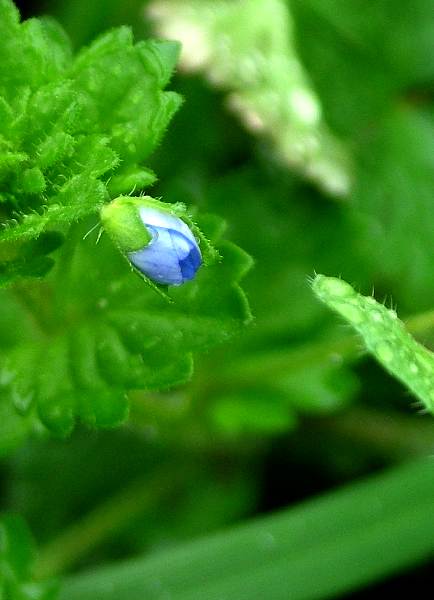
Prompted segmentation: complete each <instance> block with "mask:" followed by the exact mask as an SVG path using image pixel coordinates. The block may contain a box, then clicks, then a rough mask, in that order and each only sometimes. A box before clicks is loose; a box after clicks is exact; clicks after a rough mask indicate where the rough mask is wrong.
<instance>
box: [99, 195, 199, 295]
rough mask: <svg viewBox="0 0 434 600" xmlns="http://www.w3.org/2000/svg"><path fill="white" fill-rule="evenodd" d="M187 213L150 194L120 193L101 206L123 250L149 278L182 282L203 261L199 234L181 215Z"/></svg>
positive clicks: (166, 282) (110, 231) (106, 225)
mask: <svg viewBox="0 0 434 600" xmlns="http://www.w3.org/2000/svg"><path fill="white" fill-rule="evenodd" d="M184 213H185V208H184V207H182V206H181V205H170V204H165V203H163V202H160V201H159V200H155V199H154V198H150V197H149V196H141V197H140V198H132V197H129V196H120V197H119V198H117V199H116V200H113V201H112V202H110V204H106V205H105V206H104V207H103V208H102V209H101V220H102V223H103V226H104V229H105V230H106V232H107V233H108V235H109V236H110V237H111V239H112V240H113V241H114V242H115V244H116V245H117V247H118V248H119V250H120V251H121V252H122V253H123V254H124V255H125V256H126V257H127V258H128V260H129V261H130V262H131V264H132V265H134V267H135V268H136V269H137V270H138V271H140V272H141V273H142V274H143V275H145V276H146V277H147V278H148V280H151V281H153V282H154V283H158V284H163V285H181V284H183V283H185V282H186V281H189V280H190V279H193V277H194V276H195V275H196V271H197V270H198V268H199V267H200V265H201V264H202V255H201V252H200V250H199V246H198V243H197V241H196V238H195V236H194V235H193V233H192V231H191V229H190V227H189V226H188V225H187V223H186V222H185V221H183V220H182V219H181V218H180V217H178V216H177V215H178V214H184ZM186 219H187V216H186Z"/></svg>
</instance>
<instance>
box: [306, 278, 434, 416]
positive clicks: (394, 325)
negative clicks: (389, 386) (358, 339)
mask: <svg viewBox="0 0 434 600" xmlns="http://www.w3.org/2000/svg"><path fill="white" fill-rule="evenodd" d="M312 289H313V291H314V292H315V294H316V295H317V296H318V298H319V299H320V300H322V301H323V302H324V303H325V304H326V305H327V306H329V307H330V308H332V309H333V310H335V311H336V312H338V313H339V314H340V315H341V316H342V317H344V319H345V320H346V321H348V323H350V325H352V326H353V327H354V329H355V330H356V331H357V332H358V333H360V335H361V336H362V338H363V341H364V344H365V346H366V348H367V350H368V351H369V352H370V353H371V354H372V355H373V356H374V357H375V358H376V359H377V360H378V361H379V362H380V363H381V364H382V365H383V367H384V368H385V369H386V370H387V371H389V373H391V374H392V375H394V376H395V377H396V378H397V379H399V380H400V381H402V382H403V383H404V384H405V385H406V386H407V387H408V388H409V389H410V390H411V391H412V392H413V393H414V394H415V396H417V398H419V400H420V401H421V402H422V403H423V405H424V406H425V407H426V409H427V410H428V411H430V412H433V413H434V354H433V353H432V352H430V351H429V350H428V349H427V348H425V347H424V346H422V345H421V344H419V343H418V342H416V340H415V339H414V338H413V337H412V336H411V335H410V333H408V331H407V330H406V329H405V326H404V324H403V323H402V321H400V320H399V319H398V317H397V315H396V312H395V311H394V310H392V309H388V308H386V307H385V306H384V305H383V304H379V303H378V302H376V300H374V298H372V297H371V296H362V295H361V294H358V293H357V292H356V291H355V290H354V289H353V288H352V287H351V286H350V285H349V284H348V283H346V282H345V281H343V280H341V279H336V278H334V277H326V276H324V275H317V276H316V277H315V279H314V280H313V282H312Z"/></svg>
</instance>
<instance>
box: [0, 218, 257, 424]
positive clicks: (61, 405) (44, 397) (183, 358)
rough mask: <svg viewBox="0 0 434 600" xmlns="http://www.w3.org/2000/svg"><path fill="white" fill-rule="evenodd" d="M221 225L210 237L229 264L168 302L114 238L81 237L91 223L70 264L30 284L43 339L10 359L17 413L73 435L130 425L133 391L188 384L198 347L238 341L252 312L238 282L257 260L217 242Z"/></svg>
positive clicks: (10, 390)
mask: <svg viewBox="0 0 434 600" xmlns="http://www.w3.org/2000/svg"><path fill="white" fill-rule="evenodd" d="M219 230H221V228H219V227H214V228H213V230H212V231H210V233H211V234H212V237H214V239H211V242H212V244H216V246H217V249H218V250H219V252H220V254H221V256H222V260H221V261H220V262H215V263H214V264H212V265H209V266H207V267H203V268H202V269H201V270H200V272H199V274H198V275H197V277H196V278H195V280H193V281H192V282H190V283H188V284H184V285H183V286H181V287H180V288H177V289H174V290H173V291H170V295H171V296H172V299H173V303H172V304H168V303H167V301H166V300H164V299H162V298H160V297H159V296H157V295H156V294H155V292H154V291H153V290H150V289H148V288H147V287H146V286H144V285H143V282H142V280H141V278H140V277H138V276H137V275H136V274H135V273H134V272H133V271H132V270H131V269H128V266H127V263H126V262H125V260H124V258H123V256H122V255H121V254H120V253H119V252H118V250H117V249H116V248H115V247H114V246H113V244H112V243H111V241H110V240H109V239H108V237H107V236H103V238H102V239H101V241H100V242H99V243H98V245H95V241H96V239H97V233H96V232H95V233H93V234H92V235H89V236H88V237H86V239H83V235H84V233H86V229H85V228H82V229H78V230H77V234H76V239H77V240H78V243H77V244H76V245H75V246H74V245H72V246H71V247H70V248H68V247H65V249H64V257H63V260H64V261H66V263H65V264H66V265H67V266H66V267H64V266H63V263H62V261H61V262H60V263H59V264H58V265H57V266H56V269H55V270H53V272H52V273H51V274H50V276H49V277H48V278H47V281H46V282H41V283H39V289H38V288H37V287H35V285H33V286H32V287H31V288H26V289H23V294H29V295H30V302H29V306H33V310H34V311H35V313H34V317H35V318H36V320H37V321H38V322H39V323H40V326H41V329H42V331H43V335H41V336H39V337H38V339H37V341H36V340H34V339H33V340H32V341H31V342H25V343H22V344H18V345H16V346H15V347H14V348H13V349H12V350H11V351H10V352H9V353H7V355H6V356H5V358H4V360H3V373H4V380H5V383H4V386H3V390H4V393H5V394H6V395H7V397H9V398H10V399H12V398H14V399H15V400H14V405H15V408H16V410H17V411H19V412H21V413H22V414H23V415H24V416H25V417H26V418H30V416H33V417H36V416H39V418H40V420H41V421H42V423H43V424H44V426H45V427H47V428H48V429H49V430H50V431H52V432H53V433H54V434H56V435H59V436H65V435H67V434H68V433H69V432H70V431H71V429H72V428H73V426H74V423H75V421H76V420H77V419H80V420H81V421H82V422H85V423H87V424H88V425H90V426H93V427H113V426H115V425H118V424H119V423H121V422H123V421H124V420H125V419H126V418H127V417H128V400H127V391H128V390H134V389H142V390H149V391H150V390H162V389H167V388H169V387H173V386H174V385H179V384H181V383H185V382H186V381H188V380H189V379H190V377H191V375H192V370H193V360H192V355H193V353H195V352H200V351H204V350H207V349H209V348H211V347H213V346H215V345H216V344H218V343H222V342H224V341H226V340H228V339H230V338H231V337H232V336H233V335H234V334H235V333H237V332H238V331H240V330H241V328H242V327H243V325H244V324H245V323H246V322H248V321H249V319H250V318H251V315H250V311H249V309H248V304H247V302H246V299H245V296H244V295H243V292H242V290H241V288H240V287H239V284H238V282H239V280H240V279H241V278H242V277H243V276H244V275H245V273H246V271H247V269H248V268H249V267H250V265H251V260H250V258H249V257H248V256H247V255H246V254H245V253H244V252H242V251H241V250H240V249H239V248H237V247H236V246H235V245H233V244H229V243H227V242H225V241H219V240H218V239H215V233H216V232H218V231H219ZM204 231H205V234H208V232H207V229H206V228H204ZM207 237H211V236H207ZM212 247H213V246H211V245H210V248H212ZM68 252H71V256H69V255H68ZM66 269H67V271H66ZM48 290H50V292H49V293H48ZM6 375H7V377H6ZM23 418H24V417H23Z"/></svg>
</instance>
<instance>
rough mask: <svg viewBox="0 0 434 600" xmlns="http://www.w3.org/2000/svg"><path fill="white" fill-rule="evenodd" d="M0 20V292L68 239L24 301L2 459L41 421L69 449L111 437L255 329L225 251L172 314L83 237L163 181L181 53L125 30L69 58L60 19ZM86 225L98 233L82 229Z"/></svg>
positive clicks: (245, 263)
mask: <svg viewBox="0 0 434 600" xmlns="http://www.w3.org/2000/svg"><path fill="white" fill-rule="evenodd" d="M0 10H1V11H2V12H1V13H0V17H1V20H0V22H1V27H2V28H3V29H1V30H0V33H1V34H2V35H3V34H4V43H2V44H1V47H0V53H1V54H0V59H1V62H2V67H1V68H2V71H1V74H0V75H1V89H0V92H1V98H2V100H1V106H2V107H3V112H4V119H2V121H1V127H2V130H1V134H2V137H1V140H2V144H3V146H4V148H5V153H4V154H2V155H1V156H0V161H1V164H0V172H1V173H2V178H1V183H0V185H1V190H0V195H1V201H2V205H3V213H4V217H3V219H4V229H3V231H2V232H1V233H0V252H1V253H2V257H3V258H4V263H3V267H2V268H3V273H2V278H1V283H2V284H3V285H6V284H11V283H12V282H13V281H16V280H17V279H23V278H25V277H26V276H29V275H31V276H37V277H39V278H40V277H42V276H44V275H46V273H47V272H48V271H49V270H50V268H51V267H52V265H53V260H52V259H51V258H50V257H47V256H46V255H47V254H48V253H50V252H53V250H55V249H56V246H59V245H60V243H61V241H63V240H62V238H61V236H60V234H59V233H57V232H59V231H61V232H63V233H64V234H65V235H66V243H65V245H64V246H63V248H62V250H61V252H60V253H58V254H57V256H58V264H57V267H56V269H55V270H54V271H52V273H51V274H50V276H49V277H48V278H47V279H46V280H45V281H42V282H39V283H35V284H32V285H31V286H30V284H27V283H25V282H23V283H22V284H20V287H16V288H15V290H14V293H17V294H18V295H19V296H20V298H21V299H23V300H24V302H25V303H26V307H27V309H28V312H29V313H30V314H31V316H32V319H33V322H32V323H30V324H29V329H28V330H26V324H24V323H23V324H20V328H19V331H17V335H16V339H15V340H14V343H13V344H12V347H11V348H10V349H9V350H8V351H7V352H4V353H3V356H2V359H1V369H2V371H1V372H2V378H1V379H2V407H4V408H3V410H4V412H5V415H8V418H7V420H6V422H5V435H4V436H3V440H4V441H3V442H2V446H3V447H4V451H6V450H8V449H9V448H10V447H11V446H12V445H13V443H14V441H16V442H17V443H18V442H19V440H20V439H21V438H22V436H23V435H24V434H25V432H26V431H27V430H28V429H29V427H32V423H34V424H35V426H38V421H39V419H40V420H41V421H42V423H43V425H44V426H45V427H46V428H48V429H49V430H51V431H52V432H53V433H56V434H58V435H62V436H63V435H66V434H67V433H69V432H70V431H71V429H72V428H73V426H74V422H75V419H76V417H77V416H78V417H80V418H81V420H82V421H84V422H86V423H88V424H89V425H92V426H98V427H109V426H110V427H111V426H114V425H117V424H119V423H121V422H123V421H124V420H125V419H126V418H127V415H128V401H127V396H126V392H127V391H128V390H130V389H137V388H138V389H145V390H155V389H166V388H168V387H170V386H173V385H175V384H179V383H183V382H185V381H187V380H188V379H189V378H190V376H191V373H192V352H193V351H196V350H203V349H206V348H208V347H210V346H212V345H213V344H216V343H219V342H220V341H223V340H226V339H228V337H230V336H231V335H232V334H233V333H234V332H235V331H236V330H237V329H239V327H240V325H241V324H242V323H243V322H245V321H248V320H249V318H250V313H249V309H248V307H247V304H246V300H245V298H244V296H243V294H242V292H241V290H240V288H239V287H238V280H239V279H240V278H241V277H242V276H243V275H244V273H245V272H246V270H247V269H248V267H249V264H250V263H249V259H248V257H247V256H246V255H245V254H243V253H242V251H241V250H239V249H237V248H236V247H234V246H228V245H226V246H224V245H223V247H222V254H223V255H224V262H223V263H222V264H221V265H216V266H215V268H213V269H212V268H210V270H209V272H207V273H204V274H203V276H201V277H199V278H198V280H197V281H195V282H194V283H193V284H191V285H189V286H186V288H185V289H182V290H180V291H176V290H175V291H174V292H173V293H170V292H169V297H171V298H172V299H173V300H174V301H175V305H176V306H174V307H172V308H168V307H167V306H166V304H164V302H162V301H160V300H159V299H156V298H152V294H151V295H150V294H149V293H148V292H147V290H146V289H144V288H143V285H142V283H141V280H139V279H138V278H136V277H135V276H134V275H133V274H132V273H131V269H130V268H129V267H128V264H127V263H126V262H124V261H123V260H122V257H121V256H119V257H118V256H117V255H116V253H117V250H116V249H115V248H113V247H112V246H111V245H110V243H109V242H108V241H107V240H103V242H102V243H101V244H100V245H98V246H95V236H96V234H95V235H94V236H93V237H87V238H86V239H84V238H85V234H86V231H87V230H89V228H90V227H91V224H89V223H90V221H89V220H86V218H87V217H89V215H91V214H92V213H95V212H97V211H99V210H100V209H101V208H102V207H103V206H104V203H105V202H106V201H108V200H109V199H110V193H113V192H114V191H115V192H116V193H124V194H125V193H131V192H132V191H134V190H136V189H138V190H139V191H140V189H141V188H142V187H143V186H144V185H149V184H150V183H152V182H153V181H154V180H155V177H154V176H153V175H152V172H151V171H150V170H149V169H147V168H143V167H142V166H141V165H142V163H143V161H144V160H145V159H146V158H147V157H148V156H149V155H150V153H151V152H152V151H153V150H154V148H155V147H156V145H157V144H158V142H159V140H160V139H161V136H162V134H163V133H164V131H165V129H166V127H167V124H168V122H169V120H170V118H171V117H172V115H173V113H174V112H175V111H176V109H177V108H178V107H179V104H180V96H178V95H177V94H175V93H172V92H165V91H162V88H163V87H164V86H165V85H166V84H167V82H168V80H169V79H170V76H171V73H172V70H173V67H174V64H175V62H176V59H177V54H178V45H177V44H176V43H170V42H156V41H148V42H139V43H137V44H135V45H134V44H133V42H132V36H131V32H130V31H129V29H128V28H125V27H124V28H120V29H115V30H113V31H111V32H109V33H107V34H105V35H103V36H101V37H100V38H99V39H98V40H96V41H95V42H94V43H93V44H92V45H91V46H89V47H88V48H85V49H83V50H82V51H81V52H80V53H79V54H78V55H77V56H76V57H75V58H73V57H72V53H71V50H70V48H69V42H68V40H67V38H66V36H65V34H64V33H63V31H61V30H60V29H59V27H58V26H57V25H55V24H54V23H52V22H51V21H46V20H29V21H26V22H24V23H22V24H20V23H19V20H18V15H17V12H16V10H15V8H14V7H13V5H12V4H11V3H10V2H8V1H6V0H3V1H2V3H1V4H0ZM154 202H156V201H154ZM162 206H164V204H163V205H162ZM8 215H10V216H12V215H16V216H14V218H13V219H9V220H8V219H7V216H8ZM76 221H84V222H85V223H88V224H89V225H86V226H85V227H83V226H81V225H76V226H75V227H74V228H71V224H73V223H74V222H76ZM209 222H210V226H209V227H210V228H211V229H210V234H209V235H210V237H214V238H218V237H219V233H218V230H221V228H219V227H217V229H216V228H215V225H214V224H213V223H212V222H211V221H209ZM86 227H87V229H86ZM205 229H207V225H205ZM213 229H214V230H215V234H213ZM197 231H199V230H197ZM198 235H199V234H198ZM200 235H202V234H200ZM217 241H218V240H217ZM207 244H208V242H206V241H205V238H204V237H203V245H202V246H203V251H204V253H205V255H206V254H207V252H208V254H210V253H213V252H214V254H216V251H215V250H212V249H211V247H210V246H209V244H208V246H207ZM207 247H208V248H209V250H208V251H207ZM154 287H155V286H154ZM10 404H12V406H14V407H15V409H16V411H18V413H19V414H20V415H22V420H21V421H20V419H19V418H18V416H17V415H15V414H14V413H13V411H11V408H10ZM7 440H9V441H7Z"/></svg>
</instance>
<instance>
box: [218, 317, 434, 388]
mask: <svg viewBox="0 0 434 600" xmlns="http://www.w3.org/2000/svg"><path fill="white" fill-rule="evenodd" d="M404 323H405V325H406V327H407V329H408V331H409V332H410V333H412V334H413V335H416V336H421V335H424V334H427V333H428V332H429V331H430V330H431V329H433V328H434V310H429V311H427V312H424V313H419V314H416V315H413V316H411V317H409V318H408V319H406V320H405V321H404ZM363 354H364V350H363V347H362V344H361V340H360V338H359V337H358V336H357V335H353V334H351V335H346V336H344V337H341V338H339V339H333V340H325V341H324V340H322V341H319V342H317V343H315V344H306V345H304V346H301V347H300V346H299V347H296V348H282V349H279V350H271V351H269V352H261V353H257V354H247V355H243V357H242V358H240V359H238V360H237V361H234V362H231V364H230V365H229V366H228V368H227V370H223V371H222V372H221V377H222V380H223V381H224V383H225V385H226V384H229V383H230V384H231V385H234V384H242V383H247V382H248V383H249V384H251V383H252V382H254V381H258V380H260V381H264V379H266V378H270V377H273V376H274V375H276V374H279V373H282V372H286V373H290V372H293V371H299V370H302V369H304V368H308V367H309V365H311V364H312V363H315V362H321V361H323V362H325V363H327V362H331V363H339V362H349V361H352V360H355V359H357V358H358V357H360V356H362V355H363Z"/></svg>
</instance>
